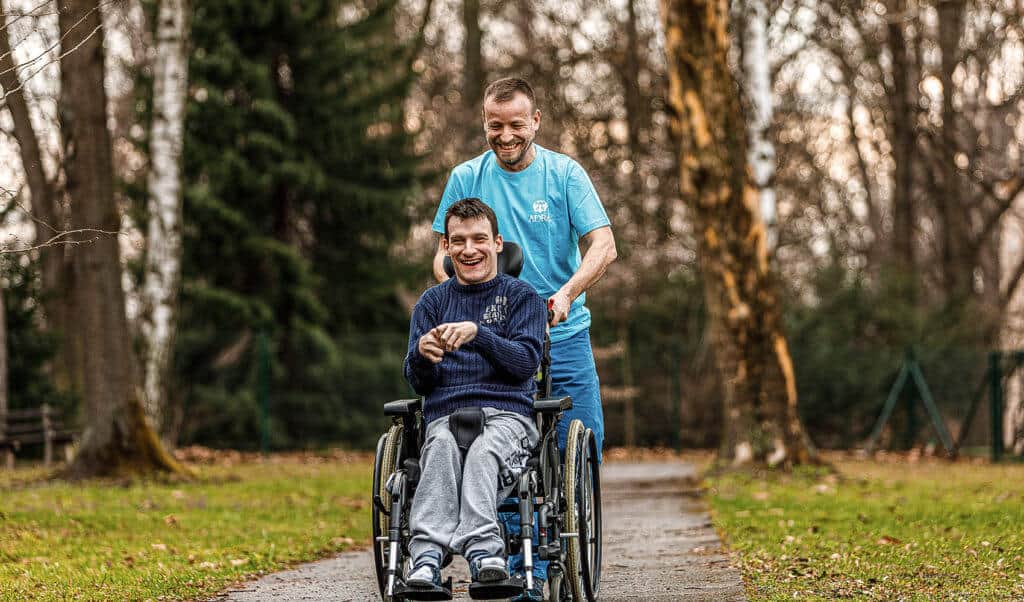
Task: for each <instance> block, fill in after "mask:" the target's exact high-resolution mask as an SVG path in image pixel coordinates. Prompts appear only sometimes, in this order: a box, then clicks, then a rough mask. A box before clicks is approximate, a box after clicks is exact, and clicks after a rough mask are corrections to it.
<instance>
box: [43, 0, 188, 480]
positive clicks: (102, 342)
mask: <svg viewBox="0 0 1024 602" xmlns="http://www.w3.org/2000/svg"><path fill="white" fill-rule="evenodd" d="M58 9H59V16H58V23H59V25H60V31H61V44H62V46H61V49H62V52H61V97H60V115H61V134H62V137H63V142H64V148H65V171H66V175H67V194H68V196H69V197H70V200H71V223H72V228H95V229H99V230H105V231H118V230H119V229H120V220H121V217H120V215H119V212H118V209H117V206H116V205H115V203H114V183H113V163H112V158H111V141H110V134H109V132H108V131H107V114H106V105H107V97H106V92H105V90H104V86H103V79H104V74H105V67H104V54H103V26H102V20H101V14H100V6H99V3H98V1H97V0H60V1H59V2H58ZM72 260H73V262H74V277H73V279H72V282H71V287H72V289H73V290H72V295H73V298H74V300H75V302H76V306H77V319H76V320H75V321H74V322H73V323H71V324H69V335H70V336H74V337H77V339H78V342H79V343H80V344H81V345H82V347H83V349H87V351H88V352H87V353H85V354H84V361H83V366H84V373H83V387H82V399H83V402H84V406H85V408H84V409H85V411H84V416H85V430H84V432H83V434H82V442H81V445H80V448H79V451H78V454H77V455H76V457H75V459H74V461H73V462H72V464H71V466H69V468H68V474H69V476H71V477H74V478H80V477H90V476H99V475H110V474H136V473H145V472H151V471H155V470H165V471H175V472H181V471H182V470H183V469H182V468H181V466H180V465H178V464H177V462H175V461H174V459H173V458H171V456H170V455H168V454H167V452H166V451H164V449H163V446H162V445H161V444H160V440H159V439H158V438H157V436H156V433H155V432H154V430H153V429H152V427H151V426H150V425H149V423H148V422H147V421H146V418H145V415H144V411H143V406H142V400H141V396H140V392H139V390H138V389H139V388H138V386H137V380H136V379H137V376H136V367H135V365H134V363H135V358H134V356H133V352H132V348H131V345H130V343H129V332H128V321H127V317H126V315H125V299H124V291H123V290H122V288H121V261H120V255H119V249H118V240H117V237H113V236H104V237H99V238H98V239H96V240H95V241H93V242H92V243H91V244H83V245H79V246H77V247H75V248H74V253H73V258H72Z"/></svg>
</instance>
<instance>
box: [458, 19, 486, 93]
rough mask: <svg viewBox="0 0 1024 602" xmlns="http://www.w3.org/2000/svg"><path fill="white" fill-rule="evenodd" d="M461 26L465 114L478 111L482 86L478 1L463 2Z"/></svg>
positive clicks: (482, 63) (482, 65) (481, 35)
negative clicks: (462, 30) (463, 34)
mask: <svg viewBox="0 0 1024 602" xmlns="http://www.w3.org/2000/svg"><path fill="white" fill-rule="evenodd" d="M462 24H463V28H464V29H465V34H466V39H465V43H464V44H463V49H464V50H463V57H464V59H465V67H464V68H463V70H462V102H463V106H464V107H465V108H466V110H467V112H469V113H472V112H473V111H477V110H479V109H480V101H481V100H483V99H482V98H480V96H481V95H482V94H483V85H484V59H483V50H482V46H481V45H482V39H483V33H482V32H481V31H480V0H463V3H462Z"/></svg>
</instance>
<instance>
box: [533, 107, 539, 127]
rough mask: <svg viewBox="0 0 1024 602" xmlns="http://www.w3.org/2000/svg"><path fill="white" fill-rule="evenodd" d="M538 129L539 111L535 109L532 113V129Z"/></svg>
mask: <svg viewBox="0 0 1024 602" xmlns="http://www.w3.org/2000/svg"><path fill="white" fill-rule="evenodd" d="M539 127H540V109H536V110H534V112H533V129H537V128H539Z"/></svg>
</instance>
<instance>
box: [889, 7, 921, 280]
mask: <svg viewBox="0 0 1024 602" xmlns="http://www.w3.org/2000/svg"><path fill="white" fill-rule="evenodd" d="M906 10H907V6H906V0H889V11H888V18H889V25H888V34H889V52H890V53H891V55H892V79H893V88H892V90H893V92H892V96H891V97H890V99H889V101H890V114H891V115H892V122H891V128H892V138H891V140H892V141H893V161H894V162H895V164H896V165H895V171H894V173H893V193H892V214H893V255H894V260H895V264H896V266H897V267H898V268H899V269H900V271H901V272H903V273H905V274H909V273H911V272H912V271H913V269H914V264H915V261H914V235H915V231H916V227H915V223H916V221H917V215H916V211H915V207H914V197H913V180H912V178H913V173H914V171H913V161H914V159H913V158H914V131H913V127H914V111H913V106H912V104H911V102H912V101H911V94H912V89H913V88H914V83H913V80H912V74H911V69H910V64H909V56H908V53H907V39H906V36H905V33H904V28H903V20H904V18H905V15H904V13H905V12H906Z"/></svg>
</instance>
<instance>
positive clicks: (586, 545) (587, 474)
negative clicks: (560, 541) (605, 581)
mask: <svg viewBox="0 0 1024 602" xmlns="http://www.w3.org/2000/svg"><path fill="white" fill-rule="evenodd" d="M584 448H585V449H584V451H585V454H584V456H583V459H584V461H583V470H581V471H580V472H579V474H578V477H579V479H580V486H579V492H580V494H579V495H577V499H578V500H579V503H580V508H579V510H580V512H579V517H580V539H579V541H580V542H581V545H580V568H581V570H582V575H581V579H582V581H583V589H584V590H585V591H586V594H587V600H597V594H598V590H599V589H600V585H601V465H600V463H599V462H598V455H597V451H598V450H597V439H596V438H595V437H594V432H593V431H591V430H590V429H587V430H586V432H585V433H584Z"/></svg>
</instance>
